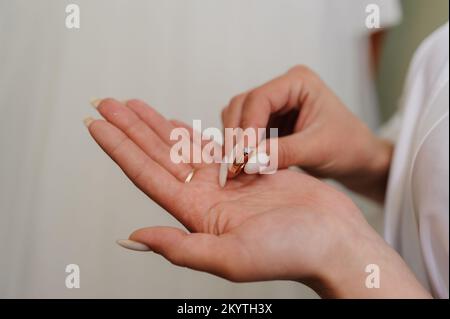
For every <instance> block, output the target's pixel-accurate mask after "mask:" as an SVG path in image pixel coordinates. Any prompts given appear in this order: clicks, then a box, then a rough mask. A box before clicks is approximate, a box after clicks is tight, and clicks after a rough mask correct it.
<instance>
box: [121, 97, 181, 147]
mask: <svg viewBox="0 0 450 319" xmlns="http://www.w3.org/2000/svg"><path fill="white" fill-rule="evenodd" d="M125 104H126V106H128V107H129V108H130V109H131V110H132V111H133V112H134V113H135V114H136V115H137V116H138V117H139V118H140V119H141V120H142V121H143V122H145V123H146V124H147V125H148V127H150V128H151V129H152V130H153V131H154V132H155V133H156V134H157V135H158V136H159V138H160V139H161V140H162V141H164V142H165V143H166V144H167V145H173V144H175V143H176V141H173V140H171V139H170V133H171V132H172V130H173V129H174V128H175V126H174V125H173V124H172V123H171V122H170V121H168V120H167V119H166V118H165V117H164V116H162V115H161V114H160V113H159V112H158V111H156V110H155V109H154V108H152V107H150V106H149V105H147V104H146V103H145V102H143V101H140V100H136V99H133V100H128V101H126V103H125Z"/></svg>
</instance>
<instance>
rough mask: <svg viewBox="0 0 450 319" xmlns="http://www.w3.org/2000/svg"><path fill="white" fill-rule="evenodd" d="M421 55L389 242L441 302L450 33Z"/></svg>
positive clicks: (396, 174)
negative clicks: (449, 38)
mask: <svg viewBox="0 0 450 319" xmlns="http://www.w3.org/2000/svg"><path fill="white" fill-rule="evenodd" d="M448 28H449V27H448V23H447V24H446V25H445V26H443V27H441V28H440V29H439V30H437V31H436V32H434V33H433V34H432V35H431V36H430V37H429V38H428V39H426V40H425V41H424V43H423V44H422V45H421V46H420V48H419V49H418V51H417V53H416V55H415V57H414V60H413V62H412V65H411V69H410V72H409V75H408V79H407V83H406V87H405V94H404V101H403V109H402V112H403V116H402V117H403V120H402V127H401V131H400V135H399V139H398V141H397V143H396V147H395V153H394V158H393V162H392V166H391V173H390V178H389V185H388V193H387V201H386V218H385V237H386V240H387V241H388V242H389V243H390V244H391V245H393V246H394V247H395V248H396V249H397V250H398V251H399V253H400V254H401V255H402V256H403V258H404V259H405V260H406V262H407V263H408V265H409V266H410V267H411V268H412V270H413V271H414V272H415V274H416V276H417V277H418V278H419V280H420V281H421V282H422V283H423V285H425V287H428V288H429V290H430V291H431V292H432V294H433V295H434V296H435V297H439V298H448V297H449V56H448V47H449V40H448V37H449V30H448Z"/></svg>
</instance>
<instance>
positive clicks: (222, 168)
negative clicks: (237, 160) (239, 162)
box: [219, 156, 228, 188]
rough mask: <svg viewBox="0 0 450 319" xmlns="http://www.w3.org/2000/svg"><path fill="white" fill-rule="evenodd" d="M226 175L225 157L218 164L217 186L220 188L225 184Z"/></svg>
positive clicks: (226, 164)
mask: <svg viewBox="0 0 450 319" xmlns="http://www.w3.org/2000/svg"><path fill="white" fill-rule="evenodd" d="M227 175H228V163H227V157H226V156H225V157H224V159H223V161H222V162H221V163H220V169H219V185H220V187H222V188H223V187H225V184H226V183H227Z"/></svg>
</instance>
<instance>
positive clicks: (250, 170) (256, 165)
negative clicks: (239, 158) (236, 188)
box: [244, 152, 269, 174]
mask: <svg viewBox="0 0 450 319" xmlns="http://www.w3.org/2000/svg"><path fill="white" fill-rule="evenodd" d="M268 164H269V156H268V155H267V154H266V153H262V152H261V153H253V155H252V156H250V158H249V159H248V162H247V164H245V167H244V172H245V173H246V174H257V173H260V172H261V171H262V170H264V168H267V165H268Z"/></svg>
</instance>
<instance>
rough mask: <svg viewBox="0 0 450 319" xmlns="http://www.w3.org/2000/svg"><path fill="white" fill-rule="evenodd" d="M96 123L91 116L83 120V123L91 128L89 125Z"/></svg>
mask: <svg viewBox="0 0 450 319" xmlns="http://www.w3.org/2000/svg"><path fill="white" fill-rule="evenodd" d="M94 121H95V119H93V118H92V117H90V116H89V117H86V118H85V119H84V120H83V123H84V125H85V126H86V127H89V125H91V124H92V122H94Z"/></svg>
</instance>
